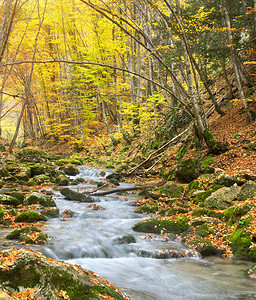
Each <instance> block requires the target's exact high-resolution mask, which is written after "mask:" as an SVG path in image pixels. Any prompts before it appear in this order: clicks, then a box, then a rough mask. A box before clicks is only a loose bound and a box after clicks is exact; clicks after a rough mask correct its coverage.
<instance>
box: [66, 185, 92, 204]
mask: <svg viewBox="0 0 256 300" xmlns="http://www.w3.org/2000/svg"><path fill="white" fill-rule="evenodd" d="M60 193H61V195H63V196H65V199H67V200H72V201H78V202H89V203H91V202H95V200H94V199H93V198H92V197H91V196H86V195H85V194H82V193H78V192H75V191H72V190H71V189H69V188H63V189H61V190H60Z"/></svg>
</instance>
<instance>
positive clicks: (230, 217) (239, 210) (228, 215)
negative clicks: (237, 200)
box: [224, 203, 253, 226]
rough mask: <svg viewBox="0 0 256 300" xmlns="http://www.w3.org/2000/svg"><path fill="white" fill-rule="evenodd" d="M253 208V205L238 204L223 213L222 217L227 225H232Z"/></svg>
mask: <svg viewBox="0 0 256 300" xmlns="http://www.w3.org/2000/svg"><path fill="white" fill-rule="evenodd" d="M252 207H253V203H245V204H238V205H236V206H233V207H230V208H228V209H227V210H226V211H224V217H225V219H226V221H228V225H230V226H231V225H233V224H234V223H236V222H237V221H239V220H240V218H241V217H242V216H244V215H246V214H247V213H248V212H249V211H250V210H251V209H252Z"/></svg>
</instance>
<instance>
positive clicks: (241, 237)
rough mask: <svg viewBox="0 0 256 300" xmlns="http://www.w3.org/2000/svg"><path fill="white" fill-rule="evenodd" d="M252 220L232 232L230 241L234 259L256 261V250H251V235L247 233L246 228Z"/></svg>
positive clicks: (248, 219) (247, 220)
mask: <svg viewBox="0 0 256 300" xmlns="http://www.w3.org/2000/svg"><path fill="white" fill-rule="evenodd" d="M250 221H251V219H250V218H247V219H246V220H245V221H244V224H239V225H237V226H236V228H235V229H234V231H233V232H232V234H231V236H230V238H229V241H230V247H231V249H232V252H233V255H234V258H236V259H244V260H252V261H256V249H255V247H252V248H250V246H252V245H253V243H254V242H253V240H252V238H251V233H250V232H248V231H246V227H247V226H248V225H249V223H250Z"/></svg>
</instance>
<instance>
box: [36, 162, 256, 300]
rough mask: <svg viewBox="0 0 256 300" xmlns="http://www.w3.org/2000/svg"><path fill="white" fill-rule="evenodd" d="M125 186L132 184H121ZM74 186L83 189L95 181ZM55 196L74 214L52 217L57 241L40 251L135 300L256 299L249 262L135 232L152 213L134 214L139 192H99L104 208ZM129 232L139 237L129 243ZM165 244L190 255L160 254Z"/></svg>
mask: <svg viewBox="0 0 256 300" xmlns="http://www.w3.org/2000/svg"><path fill="white" fill-rule="evenodd" d="M100 171H101V170H100V169H97V168H92V167H86V166H83V167H82V168H81V170H80V174H79V175H78V176H77V177H82V178H84V179H86V180H95V181H102V180H103V178H102V177H99V176H98V174H99V172H100ZM72 178H76V177H72ZM126 186H131V185H129V184H126V183H122V184H121V187H126ZM71 188H72V189H74V190H75V191H80V192H82V191H83V190H85V189H94V188H95V185H92V184H80V185H78V186H71ZM53 197H54V200H55V201H56V203H57V206H58V208H59V209H60V211H61V212H63V211H65V210H67V209H70V210H71V211H73V212H74V213H75V215H74V216H73V217H72V218H68V219H67V221H64V220H63V218H57V219H49V221H48V225H47V226H46V229H45V230H44V232H47V233H48V234H49V235H50V236H51V237H52V240H51V241H50V242H49V243H48V244H47V245H45V246H43V249H42V250H41V251H42V252H43V253H44V254H45V255H47V256H49V257H51V258H53V259H57V260H65V261H66V262H68V263H72V264H78V265H81V266H82V267H83V268H85V269H89V270H92V271H94V272H95V273H97V274H98V275H99V276H101V277H104V278H105V279H107V280H108V281H109V282H111V283H112V284H114V285H115V286H117V287H118V288H119V289H121V290H122V291H124V292H125V293H126V294H127V295H128V296H130V297H131V299H135V300H139V299H141V300H149V299H154V300H168V299H175V300H176V299H208V300H209V299H218V300H219V299H256V282H255V281H253V280H252V279H249V278H248V277H247V276H246V270H247V269H248V268H249V266H250V265H251V263H250V262H245V261H232V260H227V259H221V258H207V259H202V258H200V257H199V256H198V257H190V256H192V254H193V253H191V251H190V250H188V249H186V248H185V246H184V245H182V244H181V243H178V242H174V241H171V240H167V239H164V238H161V237H160V236H151V235H149V236H148V235H145V234H142V233H136V232H134V231H133V230H132V229H131V227H132V226H133V225H134V224H135V223H137V222H139V221H141V220H143V219H145V218H146V217H149V216H145V215H142V214H137V213H134V209H135V207H133V206H130V203H131V202H133V201H134V200H136V199H138V198H139V196H138V195H135V194H131V193H130V194H129V195H128V196H118V195H116V194H112V195H109V196H104V197H103V196H102V197H97V198H96V197H95V201H97V202H95V204H96V205H100V206H101V207H103V208H104V210H103V209H100V210H93V209H92V208H90V207H88V206H90V203H77V202H72V201H67V200H64V197H63V196H62V195H61V194H60V193H58V192H56V193H55V194H54V196H53ZM130 235H132V236H133V237H134V238H135V239H136V242H134V241H133V242H132V243H125V242H126V238H125V237H127V236H128V237H130ZM161 249H164V250H166V251H165V253H166V252H167V253H174V254H176V256H175V257H179V254H181V255H180V256H184V255H182V254H187V256H188V257H183V258H171V256H172V255H169V258H168V257H167V258H164V259H159V258H158V259H157V258H156V257H158V256H157V254H158V253H162V252H161V251H160V252H159V250H161ZM171 249H172V250H171ZM185 256H186V255H185ZM195 256H196V254H195ZM78 300H79V299H78Z"/></svg>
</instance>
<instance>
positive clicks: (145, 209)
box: [135, 205, 158, 214]
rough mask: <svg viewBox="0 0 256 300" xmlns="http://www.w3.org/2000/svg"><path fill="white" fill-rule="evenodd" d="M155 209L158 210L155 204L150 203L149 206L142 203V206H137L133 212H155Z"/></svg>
mask: <svg viewBox="0 0 256 300" xmlns="http://www.w3.org/2000/svg"><path fill="white" fill-rule="evenodd" d="M157 210H158V206H157V205H151V206H149V205H142V206H140V207H138V208H137V209H136V211H135V212H137V213H147V214H150V213H155V212H157Z"/></svg>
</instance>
